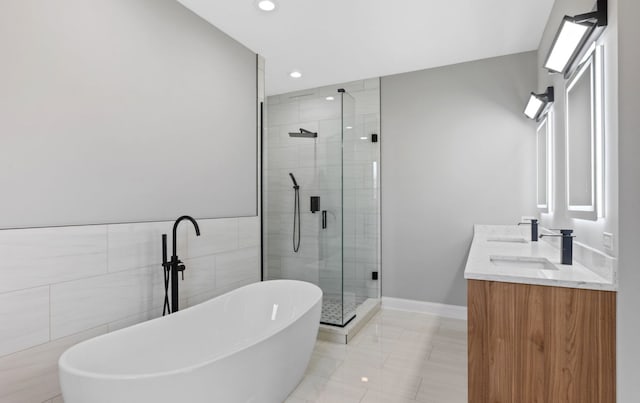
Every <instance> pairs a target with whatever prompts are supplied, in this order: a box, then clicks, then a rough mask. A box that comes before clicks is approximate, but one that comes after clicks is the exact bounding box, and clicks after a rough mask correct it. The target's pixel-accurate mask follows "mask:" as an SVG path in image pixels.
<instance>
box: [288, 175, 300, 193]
mask: <svg viewBox="0 0 640 403" xmlns="http://www.w3.org/2000/svg"><path fill="white" fill-rule="evenodd" d="M289 176H290V177H291V180H292V181H293V188H294V189H300V186H298V182H296V177H295V176H293V174H292V173H291V172H289Z"/></svg>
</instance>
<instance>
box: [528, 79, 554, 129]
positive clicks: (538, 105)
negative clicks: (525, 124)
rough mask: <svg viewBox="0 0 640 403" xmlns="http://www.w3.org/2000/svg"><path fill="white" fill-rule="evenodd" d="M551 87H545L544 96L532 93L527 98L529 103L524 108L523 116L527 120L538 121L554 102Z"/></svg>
mask: <svg viewBox="0 0 640 403" xmlns="http://www.w3.org/2000/svg"><path fill="white" fill-rule="evenodd" d="M554 98H555V97H554V91H553V87H547V92H545V93H544V94H534V93H533V92H532V93H531V95H530V96H529V102H527V106H526V107H525V108H524V114H525V116H526V117H528V118H529V119H533V120H535V121H538V120H539V119H540V118H541V117H542V116H544V114H545V113H546V111H547V110H549V107H550V106H551V104H552V103H553V101H554Z"/></svg>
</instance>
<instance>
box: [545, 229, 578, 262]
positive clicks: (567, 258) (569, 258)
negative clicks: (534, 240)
mask: <svg viewBox="0 0 640 403" xmlns="http://www.w3.org/2000/svg"><path fill="white" fill-rule="evenodd" d="M554 231H560V234H558V235H556V234H546V235H545V234H540V238H542V237H543V236H559V237H562V251H561V260H560V263H562V264H568V265H572V264H573V238H574V236H573V235H571V234H573V230H572V229H561V230H554Z"/></svg>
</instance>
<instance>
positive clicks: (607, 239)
mask: <svg viewBox="0 0 640 403" xmlns="http://www.w3.org/2000/svg"><path fill="white" fill-rule="evenodd" d="M602 245H603V246H604V248H605V249H606V250H609V251H612V250H613V234H610V233H608V232H603V233H602Z"/></svg>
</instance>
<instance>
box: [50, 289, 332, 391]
mask: <svg viewBox="0 0 640 403" xmlns="http://www.w3.org/2000/svg"><path fill="white" fill-rule="evenodd" d="M321 301H322V291H321V290H320V288H318V287H316V286H315V285H313V284H310V283H305V282H300V281H291V280H275V281H266V282H262V283H255V284H251V285H248V286H245V287H242V288H239V289H236V290H234V291H231V292H229V293H227V294H224V295H221V296H219V297H216V298H214V299H211V300H209V301H207V302H204V303H202V304H200V305H196V306H194V307H191V308H188V309H185V310H183V311H179V312H177V313H175V314H173V315H169V316H166V317H163V318H158V319H154V320H151V321H149V322H145V323H141V324H139V325H135V326H132V327H129V328H126V329H122V330H118V331H116V332H113V333H109V334H106V335H103V336H99V337H96V338H94V339H91V340H87V341H85V342H82V343H79V344H77V345H75V346H73V347H71V348H70V349H68V350H67V351H65V352H64V354H62V356H61V357H60V361H59V367H60V385H61V387H62V394H63V397H64V401H65V403H116V402H117V403H128V402H131V403H164V402H167V403H169V402H171V403H175V402H185V403H214V402H220V403H235V402H255V403H271V402H274V403H276V402H277V403H281V402H282V401H284V400H285V399H286V397H287V396H288V395H289V393H290V392H291V391H292V390H293V389H294V388H295V387H296V385H297V384H298V382H300V380H301V379H302V376H303V375H304V371H305V368H306V366H307V364H308V362H309V359H310V357H311V352H312V350H313V346H314V343H315V340H316V336H317V333H318V327H319V323H320V310H321V305H322V303H321Z"/></svg>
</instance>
